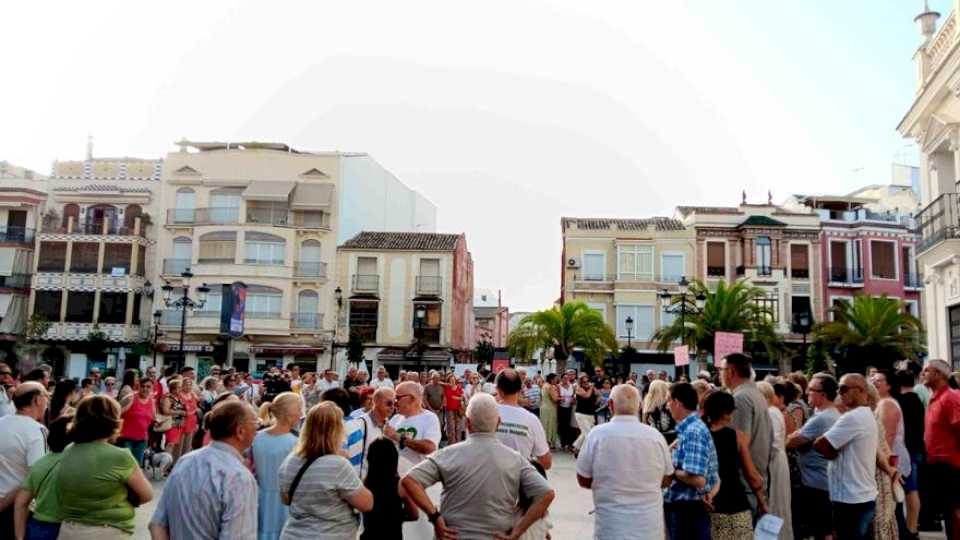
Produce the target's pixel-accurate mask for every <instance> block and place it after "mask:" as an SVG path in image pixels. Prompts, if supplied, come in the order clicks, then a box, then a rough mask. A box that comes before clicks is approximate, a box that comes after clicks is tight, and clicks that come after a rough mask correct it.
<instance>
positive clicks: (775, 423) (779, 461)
mask: <svg viewBox="0 0 960 540" xmlns="http://www.w3.org/2000/svg"><path fill="white" fill-rule="evenodd" d="M776 385H777V386H779V387H780V391H779V392H777V390H776V389H775V388H774V385H772V384H770V383H768V382H765V381H763V382H759V383H757V390H760V393H761V394H763V397H765V398H766V399H767V414H768V415H769V416H770V424H771V426H772V427H773V441H772V444H771V446H770V464H769V473H770V485H769V486H768V487H769V493H770V500H769V503H770V513H772V514H773V515H775V516H779V517H781V518H783V527H782V528H781V529H780V536H779V538H780V539H781V540H792V539H793V520H792V519H791V506H790V495H791V491H790V464H789V462H788V461H787V450H786V448H787V447H786V444H787V423H786V420H785V419H784V416H783V408H784V405H783V395H784V390H783V383H779V382H778V383H776Z"/></svg>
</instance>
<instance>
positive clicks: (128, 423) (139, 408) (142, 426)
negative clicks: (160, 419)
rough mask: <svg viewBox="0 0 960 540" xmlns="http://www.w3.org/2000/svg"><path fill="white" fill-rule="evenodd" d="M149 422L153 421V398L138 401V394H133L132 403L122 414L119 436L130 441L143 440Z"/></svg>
mask: <svg viewBox="0 0 960 540" xmlns="http://www.w3.org/2000/svg"><path fill="white" fill-rule="evenodd" d="M150 422H153V398H147V399H146V401H140V396H138V395H135V396H133V405H131V406H130V408H129V409H127V412H126V413H125V414H124V415H123V427H122V428H121V429H120V436H121V437H123V438H124V439H130V440H131V441H145V440H147V428H149V427H150Z"/></svg>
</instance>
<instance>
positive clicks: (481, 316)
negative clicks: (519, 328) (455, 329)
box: [471, 289, 510, 349]
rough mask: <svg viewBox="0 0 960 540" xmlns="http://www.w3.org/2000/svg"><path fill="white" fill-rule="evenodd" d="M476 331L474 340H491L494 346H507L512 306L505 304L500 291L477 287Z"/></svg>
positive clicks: (474, 305)
mask: <svg viewBox="0 0 960 540" xmlns="http://www.w3.org/2000/svg"><path fill="white" fill-rule="evenodd" d="M473 319H474V331H473V338H472V340H471V341H472V342H473V343H474V344H476V343H479V342H481V341H486V342H489V343H490V344H491V345H493V347H494V348H498V349H503V348H505V347H506V346H507V337H508V335H509V333H510V308H508V307H507V306H505V305H503V299H502V297H501V294H500V291H496V292H494V291H493V290H491V289H477V290H476V292H475V293H474V295H473Z"/></svg>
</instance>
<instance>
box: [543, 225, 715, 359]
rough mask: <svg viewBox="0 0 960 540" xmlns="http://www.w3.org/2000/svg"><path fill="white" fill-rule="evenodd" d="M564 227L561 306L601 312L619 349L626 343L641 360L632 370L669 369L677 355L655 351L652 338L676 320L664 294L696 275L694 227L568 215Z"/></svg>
mask: <svg viewBox="0 0 960 540" xmlns="http://www.w3.org/2000/svg"><path fill="white" fill-rule="evenodd" d="M560 223H561V233H562V236H563V259H562V265H563V266H562V268H561V274H560V275H561V280H560V287H561V294H560V302H561V303H565V302H583V303H585V304H587V305H589V306H590V307H592V308H594V309H596V310H597V311H598V312H600V314H601V315H603V318H604V320H605V321H607V324H608V325H610V327H611V328H612V329H613V330H614V331H615V332H616V336H617V340H618V341H619V343H620V345H621V346H626V345H627V344H628V343H629V344H630V345H631V346H632V347H633V348H635V349H637V350H638V351H639V353H640V354H641V355H642V358H643V362H642V363H639V364H635V365H633V366H631V369H632V370H633V371H637V370H645V369H657V370H659V369H666V370H667V371H672V370H673V355H672V354H671V353H667V354H662V353H659V352H658V351H656V349H655V346H654V344H653V343H652V342H651V340H650V338H651V336H652V335H653V333H654V332H655V331H656V330H657V329H658V328H659V327H661V326H664V325H669V324H672V321H673V319H674V318H675V317H676V316H677V315H674V314H671V313H667V312H666V311H665V310H664V309H663V308H664V307H665V305H666V304H665V303H663V302H662V301H661V300H660V297H659V293H660V292H662V291H663V290H667V291H669V292H677V291H678V285H677V284H678V282H679V281H680V280H681V278H684V277H686V278H687V279H692V278H693V277H694V276H695V275H696V267H695V263H696V257H695V246H696V244H695V237H694V235H693V229H689V228H687V227H685V226H684V224H683V222H682V221H680V220H677V219H671V218H665V217H653V218H644V219H614V218H582V217H565V218H562V219H561V221H560ZM628 318H629V319H630V322H631V323H632V325H630V324H628V321H627V320H628ZM572 360H576V361H577V362H582V361H583V358H582V354H580V353H579V352H578V351H575V352H574V356H573V358H572V359H571V361H572Z"/></svg>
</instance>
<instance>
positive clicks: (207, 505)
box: [150, 441, 257, 540]
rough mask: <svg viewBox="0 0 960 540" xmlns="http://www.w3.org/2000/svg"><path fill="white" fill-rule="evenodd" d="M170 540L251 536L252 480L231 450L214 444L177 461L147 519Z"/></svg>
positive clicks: (254, 512) (254, 506)
mask: <svg viewBox="0 0 960 540" xmlns="http://www.w3.org/2000/svg"><path fill="white" fill-rule="evenodd" d="M150 523H156V524H158V525H161V526H163V527H165V528H166V529H167V531H168V532H169V536H170V540H208V539H209V540H216V539H218V538H256V537H257V481H256V479H254V477H253V474H252V473H251V472H250V470H249V469H247V467H246V466H245V465H244V463H243V457H242V456H241V455H240V453H239V452H237V450H236V449H235V448H233V447H232V446H230V445H228V444H226V443H223V442H219V441H214V442H212V443H210V446H207V447H206V448H201V449H200V450H197V451H194V452H190V453H189V454H187V455H185V456H183V457H182V458H180V461H179V462H178V463H177V466H176V468H175V469H173V473H171V474H170V478H169V479H168V480H167V483H166V484H165V485H164V486H163V495H162V496H161V497H160V502H159V503H157V509H156V511H154V513H153V517H152V518H151V519H150Z"/></svg>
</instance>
